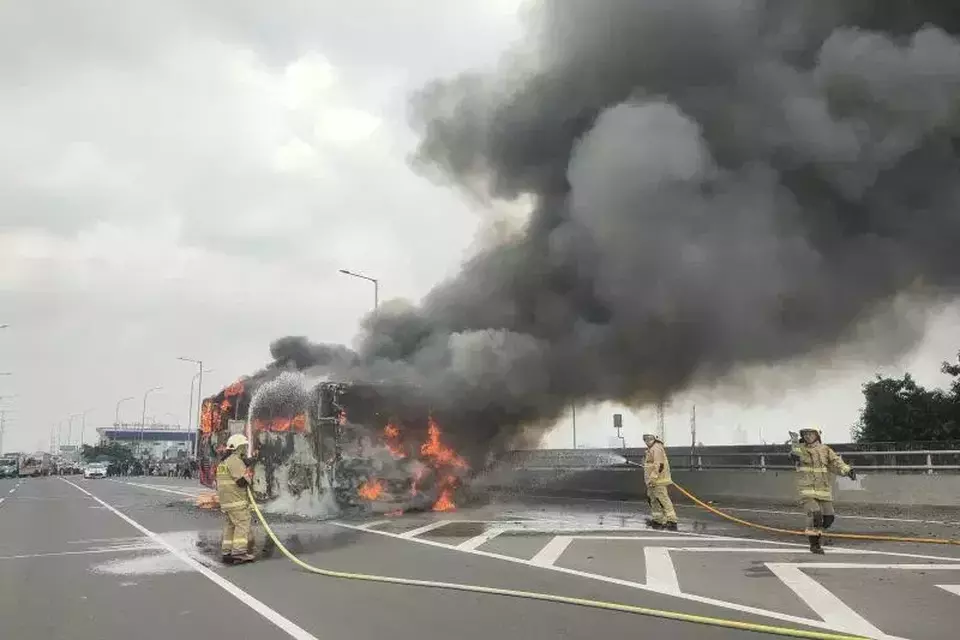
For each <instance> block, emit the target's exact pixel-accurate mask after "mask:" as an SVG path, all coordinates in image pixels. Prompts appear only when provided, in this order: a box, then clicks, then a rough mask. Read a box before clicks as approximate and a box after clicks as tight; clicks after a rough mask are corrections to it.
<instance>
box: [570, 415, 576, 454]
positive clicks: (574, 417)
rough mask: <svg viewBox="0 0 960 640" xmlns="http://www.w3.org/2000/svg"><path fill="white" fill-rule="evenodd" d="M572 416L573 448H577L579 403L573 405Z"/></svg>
mask: <svg viewBox="0 0 960 640" xmlns="http://www.w3.org/2000/svg"><path fill="white" fill-rule="evenodd" d="M571 416H572V417H573V449H574V450H576V449H577V405H576V404H574V405H572V413H571Z"/></svg>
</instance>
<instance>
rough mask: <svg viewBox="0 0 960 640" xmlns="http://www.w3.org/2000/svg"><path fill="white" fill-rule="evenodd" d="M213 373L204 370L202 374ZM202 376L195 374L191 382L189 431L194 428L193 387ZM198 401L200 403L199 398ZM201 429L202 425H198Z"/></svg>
mask: <svg viewBox="0 0 960 640" xmlns="http://www.w3.org/2000/svg"><path fill="white" fill-rule="evenodd" d="M213 371H214V370H213V369H204V370H203V372H202V373H213ZM200 375H201V372H200V371H197V372H196V373H195V374H193V379H192V380H190V408H189V409H187V431H189V430H191V429H192V428H193V387H194V386H196V384H197V378H199V377H200ZM198 401H199V398H198ZM199 427H200V425H199V423H198V424H197V428H199Z"/></svg>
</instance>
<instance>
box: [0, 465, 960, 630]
mask: <svg viewBox="0 0 960 640" xmlns="http://www.w3.org/2000/svg"><path fill="white" fill-rule="evenodd" d="M200 490H201V489H200V487H198V486H197V485H196V484H192V483H189V482H187V481H174V480H167V479H161V478H129V479H123V480H122V481H117V480H114V479H108V480H89V481H85V480H83V479H82V478H77V477H71V478H68V479H59V478H41V479H26V480H22V481H16V480H2V481H0V500H2V501H0V629H2V637H5V638H6V637H9V638H44V639H50V640H68V639H69V640H126V639H128V638H138V640H152V639H154V638H156V639H157V640H161V639H162V640H170V639H171V638H178V637H203V638H207V639H217V638H234V637H237V634H241V637H249V638H257V639H258V640H266V639H271V638H291V637H292V638H297V639H298V640H311V639H314V638H317V639H321V640H326V639H333V638H336V639H337V640H366V639H368V638H369V639H374V638H376V639H377V640H382V639H383V638H392V639H393V638H395V639H397V640H407V639H410V640H414V639H416V640H433V638H443V639H444V640H446V639H447V638H450V637H456V638H464V639H468V640H472V639H477V640H480V639H483V640H489V638H491V637H494V638H523V640H534V639H537V638H551V639H552V638H596V637H598V636H600V635H602V636H604V637H608V636H628V635H629V637H637V636H638V635H642V636H644V637H661V638H676V639H678V640H682V639H690V640H692V639H694V638H696V639H697V640H700V639H708V640H709V639H714V638H716V639H732V638H764V637H769V638H772V637H776V636H773V635H769V634H759V633H749V632H744V631H737V630H730V629H720V628H716V627H709V626H701V625H696V624H692V623H688V622H677V621H670V620H663V619H658V618H651V617H643V616H638V615H634V614H626V613H618V612H609V611H601V610H593V609H586V608H582V607H575V606H570V605H563V604H556V603H545V602H536V601H530V600H520V599H514V598H506V597H502V596H493V595H477V594H470V593H462V592H453V591H441V590H436V589H425V588H418V587H404V586H396V585H385V584H372V583H365V582H356V581H348V580H336V579H330V578H324V577H319V576H316V575H312V574H309V573H306V572H304V571H301V570H299V569H297V568H296V567H295V566H294V565H292V564H291V563H289V562H288V561H287V560H286V559H285V558H284V557H282V556H281V555H280V554H279V553H277V552H275V550H271V549H270V548H269V547H266V548H264V547H263V544H262V543H263V540H264V535H263V531H262V529H259V528H258V529H257V530H256V536H257V538H258V542H259V543H260V546H261V553H263V554H265V557H264V559H262V560H261V561H259V562H257V563H254V564H250V565H244V566H239V567H223V566H221V565H220V564H219V562H218V560H217V556H218V548H219V527H220V520H219V515H218V514H217V513H215V512H212V513H211V512H206V511H201V510H198V509H197V508H196V507H195V506H194V503H193V499H194V497H195V496H196V495H197V494H198V493H200ZM638 508H639V505H633V504H629V503H607V502H603V501H590V502H569V501H568V502H556V501H541V500H534V499H531V498H527V499H526V500H524V501H523V502H517V501H511V502H499V503H494V504H490V505H486V506H483V507H476V508H471V509H464V510H461V511H458V512H454V513H447V514H417V515H408V516H403V517H399V518H382V519H371V520H366V521H351V522H344V521H333V522H316V521H291V520H289V519H288V520H286V521H283V522H277V523H276V526H275V528H276V530H277V532H278V534H279V535H280V536H281V538H282V539H283V541H284V542H285V544H287V545H288V546H289V547H290V548H291V549H292V550H293V551H295V552H296V553H297V554H298V555H299V556H300V557H301V558H302V559H303V560H305V561H306V562H309V563H311V564H315V565H318V566H322V567H326V568H331V569H338V570H343V571H351V572H362V573H374V574H381V575H390V576H404V577H410V578H419V579H429V580H441V581H447V582H458V583H469V584H478V585H486V586H495V587H506V588H510V589H520V590H529V591H538V592H546V593H554V594H560V595H566V596H574V597H582V598H591V599H599V600H608V601H615V602H623V603H629V604H635V605H641V606H644V607H650V608H656V609H666V610H671V611H682V612H686V613H691V614H696V615H705V616H712V617H719V618H728V619H736V620H743V621H750V622H759V623H762V624H771V625H778V626H788V627H793V628H812V629H821V630H822V629H832V630H839V631H846V632H851V633H859V634H862V635H868V636H871V637H877V638H888V637H894V638H913V639H917V640H926V639H930V640H938V639H941V638H942V639H944V640H947V639H948V638H949V639H951V640H952V639H953V638H956V621H957V620H958V618H957V616H956V613H955V612H956V610H957V607H958V605H960V548H958V547H950V546H939V545H938V546H934V545H913V544H882V545H881V544H877V543H858V544H856V545H846V544H845V545H840V544H837V545H835V546H831V547H828V550H827V555H826V556H812V555H811V554H809V553H808V552H807V551H806V550H805V548H804V546H803V545H802V544H801V543H800V542H798V541H797V540H796V539H782V538H781V539H776V538H770V537H768V536H765V535H761V534H758V533H757V532H753V531H751V530H747V529H742V528H740V527H739V526H736V525H729V524H727V523H723V522H720V521H718V520H716V519H715V518H714V517H713V516H707V515H705V514H703V513H702V512H699V511H695V510H693V509H686V508H682V509H681V516H682V522H681V529H682V532H681V533H680V534H672V533H664V532H653V531H649V530H646V529H644V527H643V526H642V519H643V514H642V513H640V512H639V511H638ZM737 515H739V516H740V517H744V518H747V519H752V520H758V521H762V522H764V523H766V524H774V525H783V524H796V523H797V521H798V519H799V518H798V516H795V515H793V514H790V513H783V512H781V511H780V510H777V509H755V510H752V511H751V512H746V511H742V512H738V513H737ZM841 515H842V514H841ZM858 518H859V519H854V518H847V519H843V520H841V521H840V524H841V526H842V527H843V528H844V529H845V530H848V531H853V530H860V531H879V532H883V533H887V534H889V533H899V534H912V535H938V536H942V537H947V536H949V537H954V538H957V537H960V527H958V526H957V524H955V523H952V522H949V521H948V519H947V518H942V519H937V520H936V521H927V520H923V521H910V522H904V521H902V520H898V519H889V520H887V519H883V518H882V517H880V519H877V517H872V516H869V515H864V514H860V515H859V516H858ZM871 518H872V519H871ZM801 542H802V541H801ZM648 634H649V635H648Z"/></svg>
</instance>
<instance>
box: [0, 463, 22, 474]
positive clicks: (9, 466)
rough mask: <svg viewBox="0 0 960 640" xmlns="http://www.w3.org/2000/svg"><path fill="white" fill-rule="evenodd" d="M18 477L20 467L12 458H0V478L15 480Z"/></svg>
mask: <svg viewBox="0 0 960 640" xmlns="http://www.w3.org/2000/svg"><path fill="white" fill-rule="evenodd" d="M18 475H20V465H19V464H18V463H17V461H16V460H14V459H12V458H0V478H16V477H17V476H18Z"/></svg>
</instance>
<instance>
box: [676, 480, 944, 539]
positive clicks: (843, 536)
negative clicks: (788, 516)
mask: <svg viewBox="0 0 960 640" xmlns="http://www.w3.org/2000/svg"><path fill="white" fill-rule="evenodd" d="M673 487H674V488H675V489H676V490H677V491H679V492H680V493H682V494H683V495H684V496H686V497H687V498H689V499H690V500H691V501H692V502H693V503H694V504H695V505H697V506H698V507H701V508H703V509H706V510H707V511H709V512H710V513H712V514H714V515H716V516H719V517H721V518H723V519H724V520H729V521H730V522H735V523H737V524H741V525H743V526H745V527H750V528H751V529H758V530H760V531H768V532H770V533H779V534H784V535H790V536H806V535H807V534H806V533H804V532H803V531H796V530H793V529H780V528H777V527H768V526H767V525H763V524H757V523H755V522H750V521H748V520H743V519H742V518H738V517H736V516H732V515H730V514H729V513H724V512H723V511H720V510H719V509H717V508H715V507H713V506H711V505H709V504H707V503H706V502H704V501H703V500H701V499H700V498H698V497H697V496H695V495H693V494H692V493H690V492H689V491H687V490H686V489H684V488H683V487H681V486H680V485H678V484H674V485H673ZM823 536H824V537H825V538H837V539H841V540H872V541H875V542H915V543H918V544H954V545H960V540H955V539H950V538H909V537H904V536H881V535H873V534H863V533H826V532H824V534H823Z"/></svg>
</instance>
